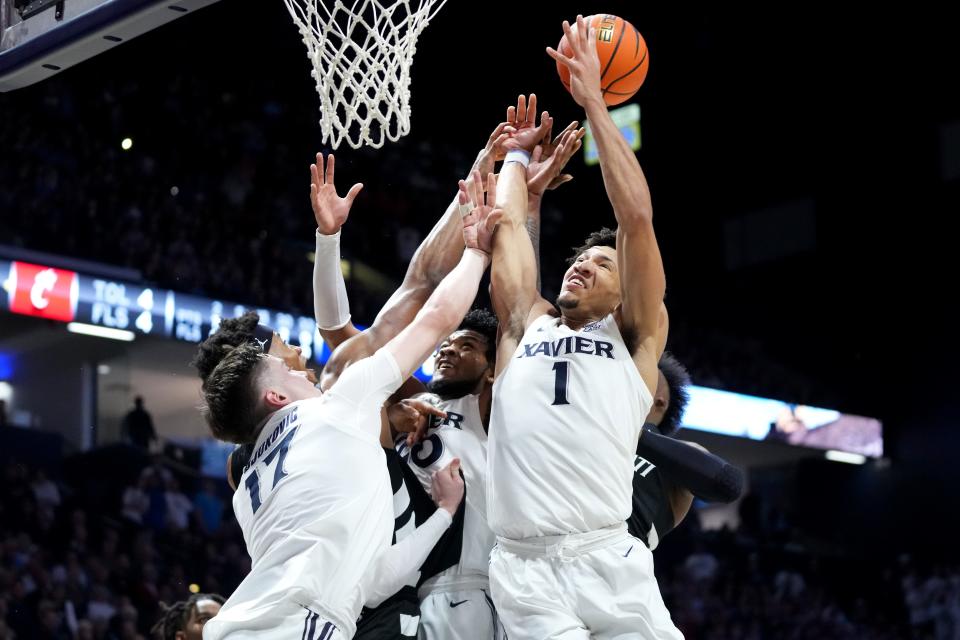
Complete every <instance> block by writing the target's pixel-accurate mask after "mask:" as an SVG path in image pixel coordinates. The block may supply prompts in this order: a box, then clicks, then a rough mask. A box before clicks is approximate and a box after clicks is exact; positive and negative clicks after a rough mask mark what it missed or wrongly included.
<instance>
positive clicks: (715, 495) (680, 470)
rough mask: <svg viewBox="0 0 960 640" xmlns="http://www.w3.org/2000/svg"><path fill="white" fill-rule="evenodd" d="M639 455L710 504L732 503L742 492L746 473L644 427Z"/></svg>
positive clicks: (719, 459) (711, 455)
mask: <svg viewBox="0 0 960 640" xmlns="http://www.w3.org/2000/svg"><path fill="white" fill-rule="evenodd" d="M637 455H639V456H643V457H644V458H646V459H647V460H649V461H650V462H652V463H653V464H655V465H657V466H658V467H659V468H660V470H661V471H663V473H664V475H665V476H666V477H667V478H668V479H669V480H671V481H672V482H674V483H676V484H678V485H680V486H681V487H684V488H685V489H687V490H688V491H690V493H692V494H693V495H695V496H697V497H698V498H700V499H701V500H706V501H707V502H733V501H734V500H736V499H737V498H739V497H740V494H741V493H742V492H743V471H741V470H740V469H738V468H737V467H735V466H733V465H732V464H730V463H729V462H727V461H726V460H724V459H723V458H720V457H719V456H715V455H713V454H712V453H708V452H706V451H701V450H700V449H697V448H695V447H691V446H690V445H688V444H686V443H684V442H681V441H680V440H674V439H673V438H668V437H667V436H662V435H660V434H659V433H656V432H654V431H652V430H651V429H649V428H648V427H647V426H644V428H643V435H641V436H640V443H639V446H638V447H637Z"/></svg>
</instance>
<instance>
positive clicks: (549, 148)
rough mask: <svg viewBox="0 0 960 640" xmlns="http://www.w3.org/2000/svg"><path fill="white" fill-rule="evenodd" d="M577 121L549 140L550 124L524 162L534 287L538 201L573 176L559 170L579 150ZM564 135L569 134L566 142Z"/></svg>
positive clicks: (540, 201)
mask: <svg viewBox="0 0 960 640" xmlns="http://www.w3.org/2000/svg"><path fill="white" fill-rule="evenodd" d="M579 124H580V123H579V122H577V121H573V122H571V123H570V124H569V125H567V128H566V129H564V130H563V131H561V132H560V134H559V135H558V136H557V137H556V138H553V139H552V140H551V138H550V136H551V129H552V126H551V125H552V123H551V125H548V127H547V130H546V131H544V133H543V141H542V142H541V143H540V144H538V145H537V146H536V147H535V148H534V150H533V153H532V154H531V156H530V164H529V165H528V166H527V235H529V236H530V244H532V245H533V254H534V256H535V258H536V263H537V290H538V291H539V290H540V268H541V264H540V204H541V203H542V202H543V195H544V193H546V192H547V191H552V190H553V189H556V188H557V187H559V186H560V185H562V184H565V183H567V182H570V181H571V180H573V176H572V175H570V174H569V173H563V170H564V168H565V167H566V165H567V162H569V161H570V158H571V157H573V154H575V153H576V152H577V151H579V150H580V146H581V139H582V138H583V134H584V131H585V130H584V129H583V128H582V127H581V128H579V129H578V128H577V126H578V125H579ZM568 136H573V138H572V139H571V140H570V141H569V142H568Z"/></svg>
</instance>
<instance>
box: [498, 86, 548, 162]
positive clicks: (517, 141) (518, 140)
mask: <svg viewBox="0 0 960 640" xmlns="http://www.w3.org/2000/svg"><path fill="white" fill-rule="evenodd" d="M536 120H537V94H535V93H531V94H530V99H529V100H527V98H526V96H524V95H523V94H520V96H519V97H518V98H517V106H516V107H512V106H511V107H507V122H508V123H509V124H510V126H511V127H512V128H513V131H512V132H510V137H509V138H508V139H507V140H505V141H504V142H503V148H504V149H505V150H506V151H511V150H513V149H522V150H523V151H526V152H527V153H531V152H532V151H533V148H534V147H535V146H537V144H539V143H540V141H542V140H543V138H544V134H545V133H547V134H548V135H549V133H548V132H549V130H550V128H552V127H553V118H551V117H550V114H549V113H547V112H546V111H544V112H543V113H542V114H540V124H539V125H538V124H537V122H536Z"/></svg>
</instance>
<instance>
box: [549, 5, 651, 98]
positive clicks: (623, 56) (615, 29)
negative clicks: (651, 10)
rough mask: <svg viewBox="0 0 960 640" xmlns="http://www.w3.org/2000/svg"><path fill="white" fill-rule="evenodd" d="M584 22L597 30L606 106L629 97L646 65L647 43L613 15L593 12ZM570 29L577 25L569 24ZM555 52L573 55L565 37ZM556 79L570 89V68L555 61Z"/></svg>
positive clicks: (639, 80) (640, 82)
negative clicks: (558, 75)
mask: <svg viewBox="0 0 960 640" xmlns="http://www.w3.org/2000/svg"><path fill="white" fill-rule="evenodd" d="M584 20H585V22H586V23H587V24H588V25H589V26H591V27H593V28H594V29H596V30H597V53H598V54H599V56H600V88H601V89H602V90H603V99H604V101H605V102H606V103H607V105H608V106H613V105H615V104H620V103H621V102H625V101H626V100H629V99H630V98H631V97H632V96H633V94H635V93H636V92H637V90H638V89H639V88H640V85H642V84H643V80H644V78H646V77H647V68H648V67H649V66H650V56H649V55H647V53H648V52H647V43H646V42H644V41H643V36H641V35H640V32H639V31H637V29H636V27H634V26H633V25H632V24H630V23H629V22H627V21H626V20H624V19H623V18H618V17H617V16H612V15H609V14H597V15H595V16H587V17H586V18H585V19H584ZM572 26H573V29H574V32H576V29H577V25H576V23H573V25H572ZM557 51H559V52H560V53H562V54H563V55H565V56H567V57H572V56H573V51H572V50H571V49H570V45H568V44H567V36H563V37H562V38H560V44H559V45H557ZM557 73H559V74H560V81H561V82H563V86H564V87H566V88H567V91H570V69H568V68H567V65H565V64H562V63H560V62H558V63H557Z"/></svg>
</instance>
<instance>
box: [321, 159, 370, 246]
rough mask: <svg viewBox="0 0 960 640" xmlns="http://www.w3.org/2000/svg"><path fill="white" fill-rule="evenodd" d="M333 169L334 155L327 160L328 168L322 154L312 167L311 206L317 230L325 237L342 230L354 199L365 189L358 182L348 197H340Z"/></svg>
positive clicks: (351, 188)
mask: <svg viewBox="0 0 960 640" xmlns="http://www.w3.org/2000/svg"><path fill="white" fill-rule="evenodd" d="M333 168H334V157H333V154H332V153H331V154H329V155H328V156H327V158H326V167H324V158H323V154H321V153H318V154H317V163H316V164H311V165H310V204H311V205H312V206H313V216H314V217H315V218H316V219H317V230H318V231H319V232H320V233H322V234H323V235H325V236H329V235H333V234H335V233H336V232H337V231H339V230H340V227H341V226H343V223H344V222H346V221H347V216H349V215H350V207H351V206H353V201H354V199H355V198H356V197H357V194H358V193H360V190H361V189H363V184H362V183H359V182H358V183H357V184H355V185H353V186H352V187H350V191H348V192H347V195H346V196H344V197H343V198H341V197H340V196H338V195H337V188H336V187H335V186H334V184H333ZM321 175H322V178H321Z"/></svg>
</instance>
